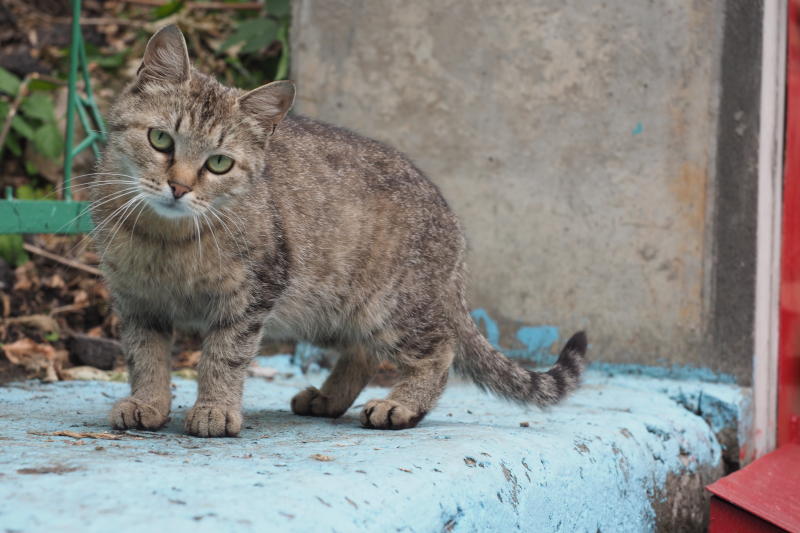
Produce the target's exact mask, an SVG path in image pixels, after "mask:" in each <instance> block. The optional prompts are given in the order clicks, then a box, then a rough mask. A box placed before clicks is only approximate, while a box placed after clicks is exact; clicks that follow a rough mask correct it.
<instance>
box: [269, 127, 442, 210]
mask: <svg viewBox="0 0 800 533" xmlns="http://www.w3.org/2000/svg"><path fill="white" fill-rule="evenodd" d="M267 158H268V162H267V168H268V173H270V174H271V175H272V176H271V177H272V178H273V179H276V180H278V181H285V182H286V183H287V184H288V185H290V186H292V187H294V188H301V189H315V190H318V191H325V193H326V195H328V196H329V197H330V195H333V196H334V197H338V198H337V199H338V200H340V201H348V200H351V201H356V202H365V201H367V202H370V201H378V202H379V203H381V201H382V200H386V199H389V200H391V201H393V202H394V203H395V205H398V206H401V207H403V206H404V207H406V208H407V209H412V210H414V209H424V210H426V211H430V210H431V209H433V210H434V211H442V212H446V213H448V214H450V209H449V208H448V206H447V203H446V202H445V200H444V197H443V196H442V195H441V193H440V191H439V189H438V188H437V187H436V186H435V185H434V184H433V183H432V182H431V181H430V180H429V179H428V178H427V177H426V176H425V175H424V174H423V173H422V172H421V171H420V170H419V169H418V168H417V167H416V166H415V165H414V164H413V163H412V162H411V160H410V159H409V158H408V157H407V156H406V155H404V154H403V153H402V152H400V151H399V150H396V149H394V148H392V147H390V146H387V145H385V144H383V143H381V142H379V141H376V140H374V139H369V138H367V137H364V136H361V135H359V134H357V133H354V132H352V131H350V130H347V129H345V128H341V127H337V126H333V125H330V124H326V123H324V122H320V121H317V120H313V119H310V118H307V117H304V116H301V115H291V116H288V117H286V119H285V120H284V122H283V123H281V125H280V126H279V127H278V129H277V131H276V132H275V135H274V137H273V139H272V140H271V141H270V146H269V149H268V151H267Z"/></svg>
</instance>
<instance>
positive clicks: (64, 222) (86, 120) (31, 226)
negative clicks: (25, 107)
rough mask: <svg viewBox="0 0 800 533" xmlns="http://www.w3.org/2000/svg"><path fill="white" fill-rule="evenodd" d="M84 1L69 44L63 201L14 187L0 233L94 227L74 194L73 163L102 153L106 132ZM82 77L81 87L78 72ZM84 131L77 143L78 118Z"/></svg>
mask: <svg viewBox="0 0 800 533" xmlns="http://www.w3.org/2000/svg"><path fill="white" fill-rule="evenodd" d="M80 18H81V0H72V26H71V40H70V47H69V78H68V91H69V93H68V100H67V131H66V134H65V136H64V137H65V141H66V142H65V144H64V186H63V192H64V194H63V200H19V199H16V198H14V191H13V190H12V188H11V187H7V188H6V195H5V199H2V200H0V234H9V233H85V232H88V231H89V230H91V229H92V222H91V219H90V217H89V203H88V202H77V201H75V200H74V199H73V197H72V162H73V160H74V158H75V156H76V155H77V154H79V153H80V152H82V151H83V150H86V149H87V148H91V150H92V151H93V152H94V155H95V157H98V156H99V155H100V146H99V145H100V143H103V142H105V141H106V138H107V135H108V134H107V131H106V126H105V123H104V122H103V117H102V116H101V114H100V110H99V109H98V108H97V103H96V102H95V99H94V94H93V92H92V83H91V80H90V78H89V68H88V63H87V61H86V47H85V44H84V40H83V34H82V33H81V25H80ZM79 71H80V76H81V78H82V80H83V87H82V89H79V88H78V72H79ZM76 116H77V117H78V120H80V122H81V125H82V126H83V131H84V132H86V137H84V138H83V139H82V140H81V141H80V142H78V143H77V145H76V144H75V117H76Z"/></svg>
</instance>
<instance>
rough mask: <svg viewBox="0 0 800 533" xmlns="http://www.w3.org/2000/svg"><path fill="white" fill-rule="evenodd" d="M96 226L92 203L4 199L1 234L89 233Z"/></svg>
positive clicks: (0, 206)
mask: <svg viewBox="0 0 800 533" xmlns="http://www.w3.org/2000/svg"><path fill="white" fill-rule="evenodd" d="M91 229H92V220H91V218H89V202H64V201H60V200H14V199H12V200H3V201H1V202H0V234H7V233H86V232H89V231H91Z"/></svg>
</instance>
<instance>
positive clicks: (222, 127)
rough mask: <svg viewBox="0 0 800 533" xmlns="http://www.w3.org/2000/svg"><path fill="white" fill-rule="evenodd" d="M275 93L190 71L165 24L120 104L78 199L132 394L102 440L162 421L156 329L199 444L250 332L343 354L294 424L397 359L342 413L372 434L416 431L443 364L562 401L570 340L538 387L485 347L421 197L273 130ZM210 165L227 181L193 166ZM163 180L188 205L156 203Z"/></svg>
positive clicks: (294, 125) (302, 123)
mask: <svg viewBox="0 0 800 533" xmlns="http://www.w3.org/2000/svg"><path fill="white" fill-rule="evenodd" d="M293 99H294V85H293V84H292V83H291V82H275V83H271V84H268V85H265V86H263V87H260V88H259V89H256V90H254V91H251V92H249V93H247V92H245V91H241V90H239V89H233V88H228V87H224V86H223V85H221V84H220V83H218V82H217V81H215V80H214V79H212V78H210V77H208V76H205V75H203V74H201V73H199V72H197V71H196V70H194V69H192V67H191V66H190V63H189V57H188V54H187V51H186V44H185V42H184V39H183V36H182V34H181V33H180V31H179V30H178V29H177V27H175V26H169V27H166V28H164V29H162V30H161V31H159V32H158V33H157V34H156V35H155V36H153V37H152V38H151V40H150V41H149V43H148V45H147V50H146V52H145V56H144V59H143V62H142V66H141V68H140V69H139V73H138V75H137V78H136V80H135V81H134V82H133V83H132V84H131V85H130V86H128V87H127V88H126V89H125V90H124V91H123V92H122V93H121V94H120V95H119V98H118V100H117V101H116V104H115V105H114V107H113V109H112V110H111V112H110V114H109V124H110V144H109V145H108V147H107V149H106V151H105V155H104V157H103V160H102V162H101V165H100V170H101V172H102V173H103V175H102V176H101V178H100V179H99V180H98V181H97V182H96V183H95V186H94V191H93V217H94V220H95V223H96V224H97V230H96V243H97V246H98V250H99V251H100V252H101V253H102V264H103V269H104V271H105V273H106V275H107V279H108V282H109V285H110V287H111V291H112V293H113V296H114V302H115V309H116V311H117V312H118V313H119V315H120V317H121V320H122V327H123V335H122V337H123V342H124V346H125V351H126V354H127V359H128V365H129V369H130V382H131V389H132V394H131V396H130V397H128V398H125V399H123V400H121V401H119V402H118V403H117V404H116V405H115V406H114V408H113V409H112V412H111V423H112V424H113V426H114V427H116V428H120V429H124V428H142V429H158V428H159V427H161V426H162V425H163V424H164V423H166V421H167V420H168V415H169V412H170V397H171V394H170V346H171V341H172V334H173V328H188V329H191V330H195V331H198V332H200V333H202V334H203V335H204V343H203V354H202V357H201V359H200V363H199V366H198V397H197V402H196V404H195V405H194V407H193V408H192V409H191V410H190V411H189V413H188V416H187V418H186V426H185V427H186V431H187V432H189V433H190V434H192V435H198V436H202V437H218V436H226V435H227V436H233V435H237V434H238V433H239V431H240V429H241V425H242V416H241V412H240V411H241V401H242V387H243V382H244V378H245V372H246V368H247V366H248V365H249V364H250V362H251V360H252V358H253V356H254V355H255V354H256V350H257V349H258V346H259V340H260V338H261V336H262V333H265V334H266V335H268V336H270V337H272V338H282V339H283V338H286V339H301V340H306V341H309V342H312V343H314V344H317V345H321V346H328V347H333V348H336V349H337V350H339V351H340V352H341V354H342V355H341V357H340V359H339V360H338V362H337V363H336V367H335V368H334V369H333V371H332V373H331V375H330V377H329V378H328V379H327V381H326V382H325V384H324V385H323V386H322V388H321V389H320V390H317V389H316V388H313V387H312V388H308V389H306V390H304V391H302V392H300V393H299V394H297V395H296V396H295V397H294V399H293V400H292V403H291V405H292V410H293V411H294V412H295V413H297V414H299V415H315V416H328V417H338V416H340V415H342V414H343V413H344V412H345V411H346V410H347V409H348V408H349V407H350V405H351V404H352V402H353V401H354V399H355V398H356V396H357V395H358V394H359V393H360V392H361V390H362V389H363V388H364V387H365V385H366V384H367V382H368V381H369V380H370V378H371V377H372V376H373V375H374V372H375V368H376V364H377V362H378V361H379V360H380V359H388V360H391V361H393V362H394V363H396V364H397V365H398V367H399V369H400V372H401V375H402V377H401V379H400V381H399V383H398V384H397V385H396V386H395V387H394V388H393V389H392V391H391V393H390V394H389V396H388V398H386V399H376V400H371V401H369V402H368V403H367V404H366V405H365V407H364V409H363V411H362V412H361V423H362V424H363V425H364V426H366V427H371V428H381V429H398V428H407V427H412V426H414V425H416V424H417V423H418V422H419V421H420V420H421V419H422V418H423V417H424V416H425V414H426V413H427V412H428V411H429V410H430V409H431V408H432V407H433V405H434V403H435V402H436V400H437V398H438V397H439V396H440V394H441V392H442V389H443V388H444V386H445V382H446V381H447V375H448V371H449V368H450V366H451V364H453V365H454V367H455V369H456V370H457V371H458V372H460V373H462V374H464V375H467V376H469V377H470V378H472V379H473V380H474V381H475V382H476V383H478V384H479V385H480V386H482V387H484V388H486V389H489V390H490V391H492V392H495V393H497V394H499V395H501V396H503V397H506V398H509V399H512V400H515V401H518V402H524V403H533V404H537V405H548V404H552V403H554V402H556V401H558V400H559V399H560V398H562V397H563V396H564V395H565V394H566V393H568V392H569V391H570V390H572V389H574V388H575V387H576V385H577V383H578V381H579V377H580V374H581V371H582V368H583V364H584V361H583V355H584V353H585V350H586V336H585V335H584V334H583V333H578V334H576V335H575V336H573V337H572V339H571V340H570V341H569V342H568V343H567V344H566V346H565V347H564V349H563V351H562V352H561V356H560V357H559V359H558V362H557V363H556V365H555V366H554V367H553V368H551V369H550V370H549V371H548V372H546V373H536V372H531V371H528V370H525V369H523V368H521V367H520V366H518V365H517V364H515V363H513V362H512V361H510V360H509V359H507V358H506V357H504V356H503V355H502V354H500V353H499V352H497V351H496V350H495V349H494V348H493V347H492V346H491V345H490V344H489V343H488V342H487V341H486V339H484V337H483V336H482V335H481V334H480V332H479V330H478V329H477V327H476V326H475V324H474V322H473V321H472V319H471V318H470V315H469V313H468V307H467V303H466V301H465V299H464V292H465V290H464V285H465V271H464V249H465V243H464V237H463V234H462V231H461V228H460V227H459V223H458V221H457V220H456V217H455V215H454V214H453V213H452V212H451V211H450V209H449V208H448V206H447V203H446V202H445V200H444V199H443V198H442V195H441V194H440V193H439V190H438V189H437V188H436V187H435V186H434V185H433V184H432V183H431V182H430V181H428V179H427V178H426V177H425V176H423V175H422V173H421V172H420V171H419V170H418V169H417V168H415V167H414V165H413V164H412V163H411V162H410V161H409V160H408V159H407V158H406V157H404V156H403V155H402V154H400V153H398V152H397V151H395V150H393V149H391V148H388V147H386V146H384V145H382V144H380V143H378V142H375V141H372V140H369V139H365V138H362V137H359V136H357V135H355V134H353V133H350V132H348V131H346V130H343V129H340V128H336V127H333V126H328V125H325V124H321V123H319V122H315V121H312V120H309V119H307V118H303V117H300V116H286V114H287V112H288V111H289V108H290V107H291V105H292V102H293ZM150 128H156V129H159V130H164V131H166V132H168V133H169V134H170V135H172V137H173V138H174V139H175V148H174V152H173V153H172V154H165V153H161V152H158V151H156V150H155V149H154V148H153V147H152V146H150V144H149V142H148V130H149V129H150ZM214 154H225V155H228V156H230V157H231V158H233V159H234V160H235V164H234V167H233V169H232V170H231V171H230V172H228V173H227V174H224V175H215V174H212V173H211V172H209V171H208V170H206V169H204V167H203V165H204V163H205V161H206V159H207V158H208V157H210V156H211V155H214ZM169 183H171V184H172V186H173V187H174V186H175V184H176V183H177V184H180V185H179V186H180V187H185V188H186V189H188V188H191V189H192V192H190V193H188V194H186V195H185V196H183V197H180V198H178V199H173V195H172V193H171V190H170V185H169ZM190 211H191V213H194V216H186V215H187V214H189V213H190ZM262 330H263V331H262Z"/></svg>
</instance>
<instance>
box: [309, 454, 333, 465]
mask: <svg viewBox="0 0 800 533" xmlns="http://www.w3.org/2000/svg"><path fill="white" fill-rule="evenodd" d="M311 458H312V459H314V460H316V461H322V462H323V463H328V462H330V461H333V457H331V456H330V455H322V454H321V453H315V454H314V455H312V456H311Z"/></svg>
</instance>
